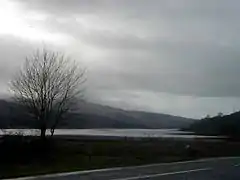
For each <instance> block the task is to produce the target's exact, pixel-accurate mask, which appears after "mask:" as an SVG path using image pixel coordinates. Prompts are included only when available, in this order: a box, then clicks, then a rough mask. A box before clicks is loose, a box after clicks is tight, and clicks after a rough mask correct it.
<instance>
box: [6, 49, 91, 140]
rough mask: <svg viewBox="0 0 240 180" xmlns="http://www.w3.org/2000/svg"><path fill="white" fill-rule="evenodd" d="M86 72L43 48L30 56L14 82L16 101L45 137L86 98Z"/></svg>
mask: <svg viewBox="0 0 240 180" xmlns="http://www.w3.org/2000/svg"><path fill="white" fill-rule="evenodd" d="M85 80H86V78H85V69H83V68H81V67H80V66H79V65H78V64H77V63H76V62H75V61H72V60H71V59H70V58H66V57H65V56H64V55H62V54H59V53H56V52H53V51H49V50H46V49H43V50H42V51H37V52H36V53H34V54H33V56H31V57H27V58H26V61H25V64H24V66H23V68H22V69H21V70H20V72H19V74H18V75H17V76H16V77H15V78H14V79H13V80H12V81H11V83H10V90H11V91H12V92H13V94H14V97H15V100H16V101H17V102H19V103H20V104H22V105H24V106H25V107H26V108H27V110H28V112H29V114H30V115H32V116H33V118H34V120H36V122H37V124H38V127H37V128H39V129H40V130H41V138H45V136H46V130H47V129H50V130H51V135H53V134H54V130H55V128H56V127H57V125H58V124H59V122H60V121H61V120H62V119H63V118H64V116H65V115H66V114H67V112H69V111H70V110H71V108H72V107H73V105H74V104H75V102H76V100H79V99H81V98H82V97H83V96H82V95H83V83H84V82H85Z"/></svg>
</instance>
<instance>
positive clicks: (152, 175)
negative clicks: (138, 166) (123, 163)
mask: <svg viewBox="0 0 240 180" xmlns="http://www.w3.org/2000/svg"><path fill="white" fill-rule="evenodd" d="M210 170H212V168H201V169H192V170H187V171H177V172H169V173H161V174H150V175H142V176H135V177H128V178H120V179H112V180H135V179H145V178H154V177H160V176H169V175H176V174H185V173H191V172H199V171H210Z"/></svg>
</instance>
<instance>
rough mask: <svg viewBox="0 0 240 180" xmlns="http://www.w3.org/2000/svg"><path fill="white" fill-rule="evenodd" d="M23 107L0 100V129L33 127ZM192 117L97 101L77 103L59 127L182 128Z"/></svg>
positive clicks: (187, 124)
mask: <svg viewBox="0 0 240 180" xmlns="http://www.w3.org/2000/svg"><path fill="white" fill-rule="evenodd" d="M24 112H25V111H24V109H23V108H22V107H21V106H19V105H17V104H15V103H14V102H11V101H6V100H0V127H1V128H34V127H35V121H33V120H31V119H30V118H29V117H28V116H26V114H24ZM193 121H194V120H193V119H188V118H183V117H178V116H171V115H167V114H158V113H150V112H142V111H125V110H122V109H117V108H112V107H109V106H103V105H99V104H93V103H86V102H79V103H78V106H77V108H75V110H74V111H72V112H71V113H70V114H69V116H68V119H66V120H65V121H63V122H62V123H61V124H60V126H59V128H70V129H71V128H74V129H78V128H186V127H188V126H189V125H190V124H191V123H193Z"/></svg>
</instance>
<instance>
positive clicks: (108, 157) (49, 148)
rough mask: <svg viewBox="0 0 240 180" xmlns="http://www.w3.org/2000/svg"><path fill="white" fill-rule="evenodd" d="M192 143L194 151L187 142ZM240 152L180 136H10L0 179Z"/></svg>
mask: <svg viewBox="0 0 240 180" xmlns="http://www.w3.org/2000/svg"><path fill="white" fill-rule="evenodd" d="M187 144H189V145H191V148H192V149H191V151H187V150H186V148H185V147H186V145H187ZM237 155H240V142H229V141H208V140H186V139H185V140H176V139H150V138H149V139H142V140H134V139H119V140H93V139H86V140H85V139H84V138H83V139H76V138H71V137H69V138H63V137H54V138H53V139H50V138H49V139H47V140H46V141H44V142H42V141H41V140H39V139H37V138H36V137H22V136H7V137H4V139H3V140H2V142H1V143H0V179H2V178H8V177H19V176H29V175H39V174H47V173H56V172H68V171H78V170H88V169H98V168H109V167H119V166H131V165H142V164H149V163H162V162H173V161H183V160H190V159H197V158H203V157H219V156H237Z"/></svg>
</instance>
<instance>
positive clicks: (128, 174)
mask: <svg viewBox="0 0 240 180" xmlns="http://www.w3.org/2000/svg"><path fill="white" fill-rule="evenodd" d="M33 179H34V180H79V179H80V180H138V179H139V180H157V179H160V180H239V179H240V157H228V158H215V159H214V158H212V159H201V160H196V161H186V162H175V163H165V164H151V165H144V166H135V167H125V168H112V169H103V170H92V171H81V172H72V173H60V174H54V175H45V176H38V177H29V178H17V179H14V180H33Z"/></svg>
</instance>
